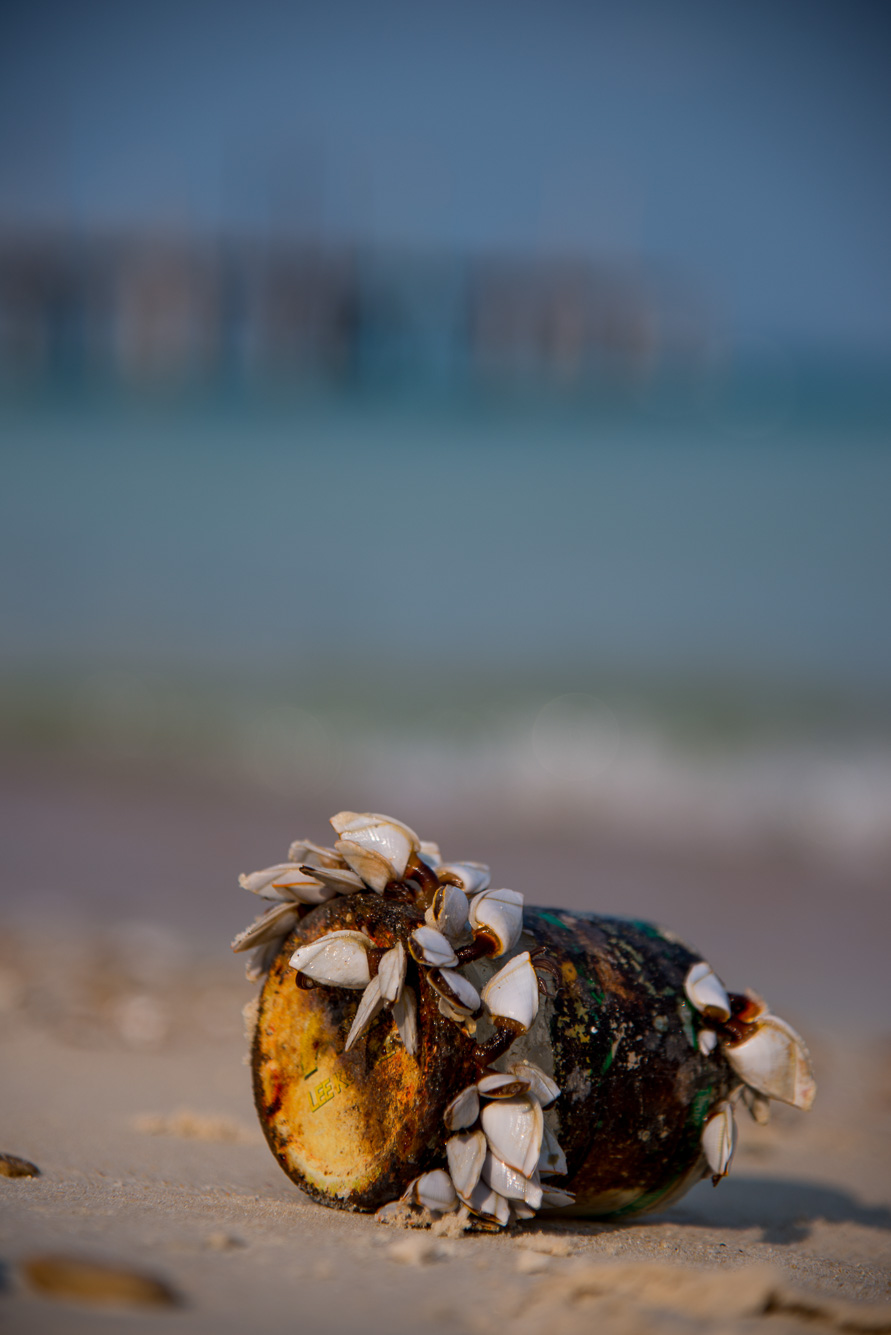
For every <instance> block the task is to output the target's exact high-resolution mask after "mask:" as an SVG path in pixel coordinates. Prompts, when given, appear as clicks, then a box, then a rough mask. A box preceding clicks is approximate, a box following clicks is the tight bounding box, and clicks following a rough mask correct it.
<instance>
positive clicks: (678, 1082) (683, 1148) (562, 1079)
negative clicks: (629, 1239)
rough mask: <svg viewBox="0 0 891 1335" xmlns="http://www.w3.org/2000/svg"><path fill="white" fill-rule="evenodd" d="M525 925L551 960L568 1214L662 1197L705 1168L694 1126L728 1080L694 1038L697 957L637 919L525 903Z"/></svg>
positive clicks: (608, 1210)
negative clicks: (691, 991) (691, 988)
mask: <svg viewBox="0 0 891 1335" xmlns="http://www.w3.org/2000/svg"><path fill="white" fill-rule="evenodd" d="M526 929H527V931H529V932H530V933H531V935H532V936H534V937H535V939H536V941H537V942H538V943H539V944H540V945H543V946H545V947H546V949H547V951H548V954H549V955H550V956H551V957H552V958H553V959H554V960H556V961H557V962H558V964H559V965H560V971H561V975H562V985H561V987H560V988H559V990H558V991H557V993H556V996H555V997H554V999H553V1001H552V1002H550V1003H549V1004H548V1006H547V1007H546V1008H543V1009H544V1010H545V1019H546V1023H547V1026H548V1036H549V1045H550V1047H551V1050H552V1052H553V1061H554V1068H553V1069H554V1078H555V1079H556V1081H557V1083H558V1084H559V1085H560V1087H561V1089H562V1090H563V1095H562V1097H561V1098H560V1099H559V1100H558V1102H557V1105H556V1108H555V1112H554V1116H555V1117H556V1119H557V1121H558V1124H559V1131H558V1136H559V1140H560V1144H561V1146H562V1147H563V1150H564V1152H565V1154H566V1159H567V1165H568V1168H569V1173H568V1176H567V1178H566V1185H567V1187H568V1188H569V1189H570V1190H571V1191H574V1192H576V1204H575V1206H574V1207H570V1208H569V1211H568V1213H575V1214H633V1213H638V1212H641V1211H643V1210H652V1209H655V1208H656V1207H657V1206H661V1205H664V1204H665V1203H666V1202H667V1201H668V1200H669V1199H670V1198H671V1197H673V1196H675V1195H676V1194H679V1192H680V1191H682V1190H686V1189H687V1187H689V1186H691V1185H692V1184H693V1182H695V1181H698V1180H699V1178H701V1177H702V1176H703V1175H704V1174H705V1173H706V1172H707V1169H706V1164H705V1160H704V1158H703V1157H702V1150H701V1131H702V1124H703V1122H704V1120H705V1117H706V1114H707V1113H708V1111H709V1109H710V1108H711V1107H712V1106H713V1105H714V1103H715V1102H716V1101H717V1100H718V1099H720V1098H722V1097H723V1096H724V1095H725V1094H726V1092H727V1091H728V1090H729V1089H730V1088H731V1087H733V1086H734V1085H736V1084H738V1083H739V1082H738V1080H737V1079H736V1078H735V1077H734V1075H733V1073H732V1071H731V1070H730V1068H729V1066H728V1065H727V1063H726V1062H725V1061H723V1059H720V1058H719V1059H717V1060H716V1058H715V1056H711V1057H709V1058H706V1057H704V1056H702V1055H701V1054H700V1052H699V1049H698V1046H697V1038H696V1034H697V1029H698V1026H699V1017H698V1015H697V1014H696V1012H695V1011H694V1010H693V1008H692V1007H691V1005H690V1003H689V1001H688V1000H687V998H686V996H685V995H684V978H685V976H686V974H687V971H688V969H689V968H690V965H691V964H693V963H695V962H696V961H697V960H698V959H699V956H698V955H696V954H694V953H692V952H691V951H690V950H688V949H687V947H686V946H684V945H683V944H682V943H681V942H679V941H678V940H677V938H676V937H674V936H673V935H672V934H671V933H667V932H663V931H661V930H660V929H659V928H657V927H654V926H652V925H651V924H649V923H644V922H631V921H626V920H624V919H621V918H607V917H597V916H594V915H593V914H584V913H567V912H562V911H559V910H545V909H534V908H533V909H527V911H526Z"/></svg>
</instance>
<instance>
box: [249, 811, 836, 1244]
mask: <svg viewBox="0 0 891 1335" xmlns="http://www.w3.org/2000/svg"><path fill="white" fill-rule="evenodd" d="M332 824H333V825H334V826H335V829H336V830H337V831H338V833H342V832H343V837H342V838H341V839H340V840H339V841H338V843H337V844H336V845H335V847H334V848H333V849H328V848H322V847H320V846H318V845H315V844H312V843H310V842H309V841H306V840H300V841H296V842H295V844H293V845H292V847H291V851H290V860H289V861H288V862H286V863H281V864H276V865H275V866H273V867H269V868H266V869H264V870H263V871H261V872H255V873H251V875H249V876H246V877H242V878H241V880H242V884H243V885H244V886H245V888H247V889H250V890H252V891H253V892H254V893H255V894H259V895H261V896H263V897H265V898H267V899H271V900H273V901H274V904H273V907H272V908H270V909H269V910H268V911H267V912H266V913H265V914H264V915H262V916H261V917H260V918H259V919H258V920H257V921H256V922H255V923H254V924H252V926H251V927H250V928H248V929H247V930H246V931H245V932H243V933H241V934H240V935H239V937H237V938H236V940H235V942H234V943H233V946H234V948H235V949H237V950H244V949H255V950H257V951H258V952H259V963H258V965H256V966H254V967H253V972H252V973H251V971H249V973H251V976H261V975H262V974H263V973H265V974H266V980H265V983H264V985H263V989H262V993H261V996H260V999H259V1004H258V1007H257V1014H256V1026H255V1030H254V1038H253V1048H252V1068H253V1082H254V1098H255V1103H256V1107H257V1112H258V1115H259V1118H260V1122H261V1125H262V1127H263V1131H264V1133H265V1135H266V1139H267V1141H268V1143H269V1145H270V1148H271V1149H272V1152H273V1153H274V1155H275V1156H276V1158H277V1160H278V1162H279V1163H280V1164H281V1166H282V1168H283V1169H284V1171H285V1172H286V1173H287V1174H288V1176H289V1177H290V1178H291V1179H292V1180H293V1181H294V1182H295V1183H296V1184H297V1185H298V1186H299V1187H301V1188H302V1189H303V1190H304V1191H305V1192H306V1193H307V1194H308V1195H309V1196H311V1197H313V1198H314V1199H315V1200H317V1201H320V1202H322V1203H324V1204H326V1205H331V1206H336V1207H339V1208H342V1209H353V1210H366V1211H372V1210H376V1209H378V1208H379V1207H380V1206H382V1205H385V1204H387V1203H389V1202H392V1201H393V1200H394V1199H400V1200H402V1201H404V1202H406V1203H407V1204H409V1205H412V1206H424V1207H426V1208H427V1209H428V1210H430V1211H431V1212H433V1213H444V1212H448V1211H450V1210H460V1211H463V1212H464V1216H465V1221H466V1220H468V1219H469V1220H470V1221H471V1223H475V1224H479V1226H482V1227H490V1226H491V1227H495V1226H504V1225H505V1224H508V1223H512V1222H517V1221H520V1220H522V1219H526V1218H530V1217H532V1215H534V1214H535V1212H536V1211H537V1210H539V1209H549V1208H560V1209H562V1210H564V1211H567V1212H570V1213H574V1214H584V1215H617V1214H618V1215H632V1214H637V1213H641V1212H644V1211H647V1210H653V1209H657V1208H660V1207H663V1206H665V1205H666V1204H667V1203H669V1202H670V1201H671V1200H673V1199H676V1198H677V1197H678V1196H679V1195H681V1194H682V1193H683V1192H684V1191H686V1190H687V1189H689V1187H691V1186H692V1185H694V1183H696V1182H697V1181H699V1180H700V1179H701V1178H702V1177H704V1176H706V1175H707V1174H708V1173H709V1172H710V1173H711V1175H712V1177H713V1179H714V1180H715V1181H716V1182H717V1181H719V1180H720V1178H722V1177H723V1176H725V1175H726V1173H727V1171H728V1169H729V1167H730V1163H731V1160H732V1157H733V1150H734V1145H735V1138H736V1124H735V1120H734V1106H735V1105H736V1104H737V1103H740V1102H741V1103H743V1104H744V1105H745V1106H747V1107H748V1109H749V1111H750V1112H751V1113H752V1115H753V1116H755V1117H756V1118H757V1119H758V1120H763V1118H764V1116H765V1114H766V1108H767V1101H768V1099H771V1098H776V1099H781V1100H783V1101H785V1102H786V1103H790V1104H792V1105H793V1106H796V1107H799V1108H808V1107H810V1105H811V1103H812V1101H813V1097H814V1092H815V1085H814V1081H813V1075H812V1072H811V1068H810V1062H809V1057H808V1054H807V1049H806V1048H805V1046H804V1043H803V1042H802V1040H801V1039H800V1037H799V1036H798V1035H797V1034H796V1033H795V1031H794V1030H793V1029H791V1027H790V1026H789V1025H787V1024H786V1023H785V1022H784V1021H783V1020H781V1019H779V1017H777V1016H774V1015H772V1014H771V1013H770V1012H769V1011H768V1008H767V1006H766V1003H764V1002H763V1001H762V1000H761V999H760V998H759V997H756V996H755V995H754V994H752V993H746V994H739V993H728V992H727V991H726V990H725V988H724V986H723V984H722V983H721V981H720V979H719V978H718V977H717V975H716V974H715V972H714V970H713V969H712V968H711V967H710V965H708V964H707V963H706V962H705V961H704V960H702V959H701V957H700V956H699V955H698V954H696V953H695V952H694V951H692V950H691V949H689V948H688V947H687V946H685V945H684V944H683V943H682V942H681V941H679V940H678V938H677V937H675V936H674V935H673V934H672V933H671V932H667V931H665V930H663V929H662V928H659V927H655V926H653V925H651V924H649V923H646V922H640V921H631V920H624V919H620V918H613V917H602V916H597V915H594V914H590V913H582V912H569V911H566V910H561V909H544V908H526V909H525V910H524V907H523V897H522V895H521V894H519V893H517V892H515V891H512V890H494V889H490V888H489V880H488V869H487V868H485V867H482V866H481V865H480V864H477V863H452V864H445V863H442V861H441V859H440V857H439V852H438V849H437V848H436V846H435V845H424V844H422V843H421V842H420V841H419V840H418V838H417V836H416V835H415V834H414V833H413V831H411V830H410V829H409V828H408V827H407V826H404V825H402V824H401V823H400V822H396V821H393V820H392V819H391V818H390V817H384V816H378V815H375V814H374V813H360V814H357V813H354V812H341V813H339V815H338V816H336V817H333V818H332ZM357 990H361V996H359V997H358V999H357Z"/></svg>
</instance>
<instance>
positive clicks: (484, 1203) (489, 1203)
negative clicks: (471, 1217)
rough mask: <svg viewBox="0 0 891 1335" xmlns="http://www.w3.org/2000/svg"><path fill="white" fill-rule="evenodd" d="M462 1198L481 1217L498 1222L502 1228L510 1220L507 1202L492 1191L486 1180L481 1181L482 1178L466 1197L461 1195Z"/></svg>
mask: <svg viewBox="0 0 891 1335" xmlns="http://www.w3.org/2000/svg"><path fill="white" fill-rule="evenodd" d="M462 1200H463V1201H464V1203H465V1205H469V1206H470V1208H471V1210H473V1212H474V1213H475V1214H478V1215H479V1216H480V1217H481V1218H482V1219H491V1220H492V1222H493V1223H496V1224H500V1225H501V1227H502V1228H504V1226H505V1225H506V1224H507V1223H509V1221H510V1205H509V1203H508V1202H507V1201H506V1200H505V1198H504V1197H503V1196H501V1195H499V1193H498V1192H497V1191H493V1190H492V1188H491V1187H490V1186H489V1184H488V1182H483V1180H482V1179H480V1181H479V1182H477V1184H476V1186H475V1187H474V1189H473V1191H472V1192H471V1193H470V1194H469V1195H468V1196H467V1197H462Z"/></svg>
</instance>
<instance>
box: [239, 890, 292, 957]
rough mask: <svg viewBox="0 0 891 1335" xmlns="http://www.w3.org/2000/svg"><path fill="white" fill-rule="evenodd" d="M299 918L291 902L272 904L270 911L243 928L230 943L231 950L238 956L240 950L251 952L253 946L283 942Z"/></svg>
mask: <svg viewBox="0 0 891 1335" xmlns="http://www.w3.org/2000/svg"><path fill="white" fill-rule="evenodd" d="M299 916H300V915H299V913H298V911H297V905H296V904H295V903H294V901H293V900H289V901H288V902H287V903H285V904H274V905H273V907H272V908H271V909H267V910H266V912H265V913H261V914H260V916H259V918H256V919H255V920H254V922H252V923H251V925H250V927H245V929H244V931H243V932H239V933H238V935H237V936H236V938H235V940H234V941H233V942H232V949H233V950H234V951H235V953H236V954H238V952H239V951H241V950H253V949H254V947H255V946H265V945H268V944H270V943H272V942H280V941H283V940H284V939H285V937H286V936H287V935H288V933H289V932H291V931H292V929H293V928H294V927H295V926H296V925H297V921H298V919H299Z"/></svg>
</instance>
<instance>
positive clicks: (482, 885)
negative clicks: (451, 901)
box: [436, 862, 489, 898]
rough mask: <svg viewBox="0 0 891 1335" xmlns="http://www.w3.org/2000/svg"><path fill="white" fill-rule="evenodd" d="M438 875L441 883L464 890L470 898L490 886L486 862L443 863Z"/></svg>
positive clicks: (437, 871)
mask: <svg viewBox="0 0 891 1335" xmlns="http://www.w3.org/2000/svg"><path fill="white" fill-rule="evenodd" d="M436 875H437V877H438V878H439V880H440V881H443V882H447V883H448V884H449V885H455V886H457V887H458V889H459V890H463V891H464V894H465V896H466V897H468V898H469V897H470V896H471V895H476V894H479V892H480V891H481V890H485V889H486V887H487V886H488V884H489V868H488V867H487V866H486V864H485V863H484V862H442V863H440V865H439V866H438V867H437V869H436Z"/></svg>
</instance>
